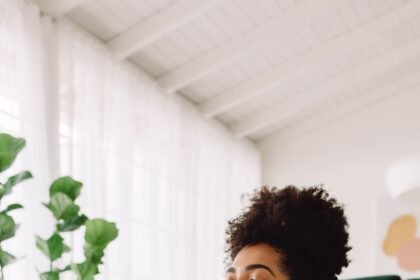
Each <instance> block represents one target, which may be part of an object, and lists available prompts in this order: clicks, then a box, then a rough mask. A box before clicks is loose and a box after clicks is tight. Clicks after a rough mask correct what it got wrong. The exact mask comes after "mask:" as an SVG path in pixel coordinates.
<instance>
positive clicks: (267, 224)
mask: <svg viewBox="0 0 420 280" xmlns="http://www.w3.org/2000/svg"><path fill="white" fill-rule="evenodd" d="M250 202H251V205H250V206H249V207H248V208H246V209H245V210H244V211H243V213H242V214H241V215H240V216H239V217H237V218H235V219H233V220H231V221H229V223H228V227H227V229H226V243H227V248H226V253H227V254H228V255H229V257H230V258H231V260H232V261H233V260H234V258H235V257H236V255H237V254H238V253H239V251H241V250H242V249H243V248H245V247H247V246H252V245H256V244H261V243H265V244H268V245H270V246H271V247H272V248H273V249H275V250H276V251H277V252H279V254H280V255H281V263H280V264H279V266H280V268H281V271H283V272H285V273H286V274H287V275H288V276H289V279H290V280H309V279H310V280H333V279H337V275H339V274H340V273H341V271H342V268H343V267H347V266H348V264H349V260H348V258H347V252H348V251H350V249H351V247H349V245H348V240H349V234H348V223H347V218H346V216H345V214H344V210H343V207H342V206H341V205H340V204H338V203H337V201H336V200H335V199H334V198H331V197H330V196H329V194H328V193H327V191H326V190H325V189H323V187H322V186H316V187H310V188H302V189H298V188H297V187H295V186H287V187H285V188H283V189H279V188H276V187H272V188H270V187H267V186H265V187H262V188H261V189H260V190H257V191H255V193H254V194H253V195H252V196H251V197H250Z"/></svg>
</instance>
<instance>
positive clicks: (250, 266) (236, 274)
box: [226, 244, 289, 280]
mask: <svg viewBox="0 0 420 280" xmlns="http://www.w3.org/2000/svg"><path fill="white" fill-rule="evenodd" d="M280 258H281V256H280V255H279V253H278V252H277V251H275V250H274V249H273V248H272V247H270V246H269V245H267V244H257V245H253V246H248V247H245V248H243V249H242V250H241V251H240V252H239V253H238V255H237V256H236V258H235V260H234V261H233V264H232V266H231V267H230V268H229V269H228V270H227V272H226V279H227V280H289V277H288V276H287V275H286V274H285V273H284V272H282V271H281V270H280V267H279V263H280Z"/></svg>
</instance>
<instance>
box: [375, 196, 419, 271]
mask: <svg viewBox="0 0 420 280" xmlns="http://www.w3.org/2000/svg"><path fill="white" fill-rule="evenodd" d="M374 246H375V247H374V250H375V261H374V263H375V273H377V274H397V275H400V276H401V277H402V278H403V279H408V278H420V201H419V202H418V203H415V202H414V201H403V200H394V199H391V198H389V197H382V198H379V199H378V200H377V203H376V232H375V244H374Z"/></svg>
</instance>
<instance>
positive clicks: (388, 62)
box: [231, 39, 420, 138]
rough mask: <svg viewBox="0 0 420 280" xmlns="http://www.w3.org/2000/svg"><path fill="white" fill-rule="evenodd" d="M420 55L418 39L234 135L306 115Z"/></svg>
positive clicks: (243, 124)
mask: <svg viewBox="0 0 420 280" xmlns="http://www.w3.org/2000/svg"><path fill="white" fill-rule="evenodd" d="M419 54H420V39H416V40H414V41H413V42H410V43H408V44H406V45H404V46H402V47H400V48H397V49H395V50H393V51H391V52H389V53H387V54H384V55H383V56H381V57H380V58H378V59H376V60H373V61H371V62H369V63H368V64H362V65H359V66H357V67H355V68H353V69H351V70H350V71H347V72H346V73H343V74H341V75H340V76H338V77H337V78H335V79H333V80H331V81H329V82H327V83H325V84H321V85H320V86H319V87H317V88H314V89H311V91H310V92H306V93H300V94H297V95H296V96H294V97H291V98H289V99H288V100H286V101H285V102H284V103H282V104H276V105H274V106H272V107H271V108H269V109H266V110H264V111H263V112H259V113H257V114H255V115H251V116H250V117H248V118H246V119H244V120H243V121H240V122H238V123H236V124H234V125H232V126H231V131H232V132H233V134H234V135H235V136H236V137H238V138H242V137H245V136H247V135H250V134H252V133H254V132H257V131H259V130H261V129H264V128H266V127H268V126H270V125H273V124H274V123H276V122H278V121H280V120H284V119H287V118H288V117H290V116H292V115H295V114H298V113H299V112H302V111H304V110H305V108H307V107H308V106H310V105H313V104H316V103H317V102H319V101H321V100H324V99H326V98H331V97H334V95H336V94H339V93H340V92H342V91H344V90H346V89H348V88H349V87H352V86H354V85H357V84H359V83H361V82H363V81H366V80H369V79H371V78H373V77H374V76H375V75H377V74H378V73H381V72H383V71H386V70H387V69H389V68H390V67H392V66H393V65H395V64H397V63H398V62H401V61H404V60H406V59H407V60H408V59H410V58H412V57H413V56H415V55H419Z"/></svg>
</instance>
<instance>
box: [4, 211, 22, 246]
mask: <svg viewBox="0 0 420 280" xmlns="http://www.w3.org/2000/svg"><path fill="white" fill-rule="evenodd" d="M17 229H18V227H17V225H16V223H15V221H14V220H13V218H12V217H10V216H9V215H7V214H6V213H0V241H3V240H6V239H9V238H11V237H13V236H15V233H16V231H17Z"/></svg>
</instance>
